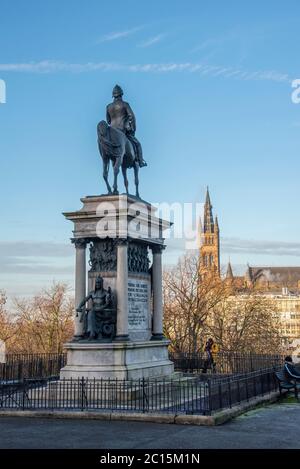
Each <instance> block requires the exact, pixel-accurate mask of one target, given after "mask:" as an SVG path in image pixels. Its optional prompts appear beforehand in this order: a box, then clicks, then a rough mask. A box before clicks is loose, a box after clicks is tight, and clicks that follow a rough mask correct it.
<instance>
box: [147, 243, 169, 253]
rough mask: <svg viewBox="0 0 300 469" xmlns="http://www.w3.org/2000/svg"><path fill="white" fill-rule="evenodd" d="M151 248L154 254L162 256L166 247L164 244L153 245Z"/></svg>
mask: <svg viewBox="0 0 300 469" xmlns="http://www.w3.org/2000/svg"><path fill="white" fill-rule="evenodd" d="M150 248H151V250H152V253H153V254H161V253H162V252H163V250H164V249H166V246H165V245H164V244H153V245H152V246H150Z"/></svg>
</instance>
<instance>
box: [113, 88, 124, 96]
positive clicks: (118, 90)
mask: <svg viewBox="0 0 300 469" xmlns="http://www.w3.org/2000/svg"><path fill="white" fill-rule="evenodd" d="M112 95H113V98H118V97H119V96H123V90H122V88H121V86H119V85H116V86H115V87H114V89H113V92H112Z"/></svg>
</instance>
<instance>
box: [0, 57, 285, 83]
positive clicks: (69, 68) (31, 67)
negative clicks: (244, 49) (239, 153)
mask: <svg viewBox="0 0 300 469" xmlns="http://www.w3.org/2000/svg"><path fill="white" fill-rule="evenodd" d="M94 71H102V72H110V71H124V72H132V73H171V72H190V73H198V74H199V76H211V77H223V78H232V79H236V80H267V81H275V82H290V81H291V78H289V76H288V74H286V73H281V72H277V71H275V70H260V71H247V70H242V69H237V68H234V67H224V66H220V65H208V64H204V63H191V62H183V63H178V62H170V63H149V64H132V65H130V64H122V63H118V62H86V63H71V62H58V61H51V60H43V61H41V62H27V63H26V62H23V63H8V64H5V63H0V72H31V73H55V72H74V73H83V72H94Z"/></svg>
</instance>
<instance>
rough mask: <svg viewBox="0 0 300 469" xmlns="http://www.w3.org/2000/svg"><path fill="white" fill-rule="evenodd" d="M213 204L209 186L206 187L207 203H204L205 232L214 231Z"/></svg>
mask: <svg viewBox="0 0 300 469" xmlns="http://www.w3.org/2000/svg"><path fill="white" fill-rule="evenodd" d="M212 208H213V207H212V204H211V202H210V195H209V189H208V186H207V189H206V197H205V204H204V220H203V221H204V223H203V225H204V226H203V228H204V233H213V232H214V219H213V214H212Z"/></svg>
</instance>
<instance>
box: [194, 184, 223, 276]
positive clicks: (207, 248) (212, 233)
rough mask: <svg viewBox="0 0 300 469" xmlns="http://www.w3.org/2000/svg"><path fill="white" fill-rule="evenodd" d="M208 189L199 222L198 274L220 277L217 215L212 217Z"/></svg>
mask: <svg viewBox="0 0 300 469" xmlns="http://www.w3.org/2000/svg"><path fill="white" fill-rule="evenodd" d="M212 208H213V207H212V205H211V202H210V196H209V190H208V188H207V191H206V199H205V204H204V216H203V224H202V223H201V220H200V223H199V235H200V274H201V275H203V276H204V275H206V274H215V275H217V276H218V277H220V232H219V225H218V219H217V217H216V218H215V220H214V219H213V213H212Z"/></svg>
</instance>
